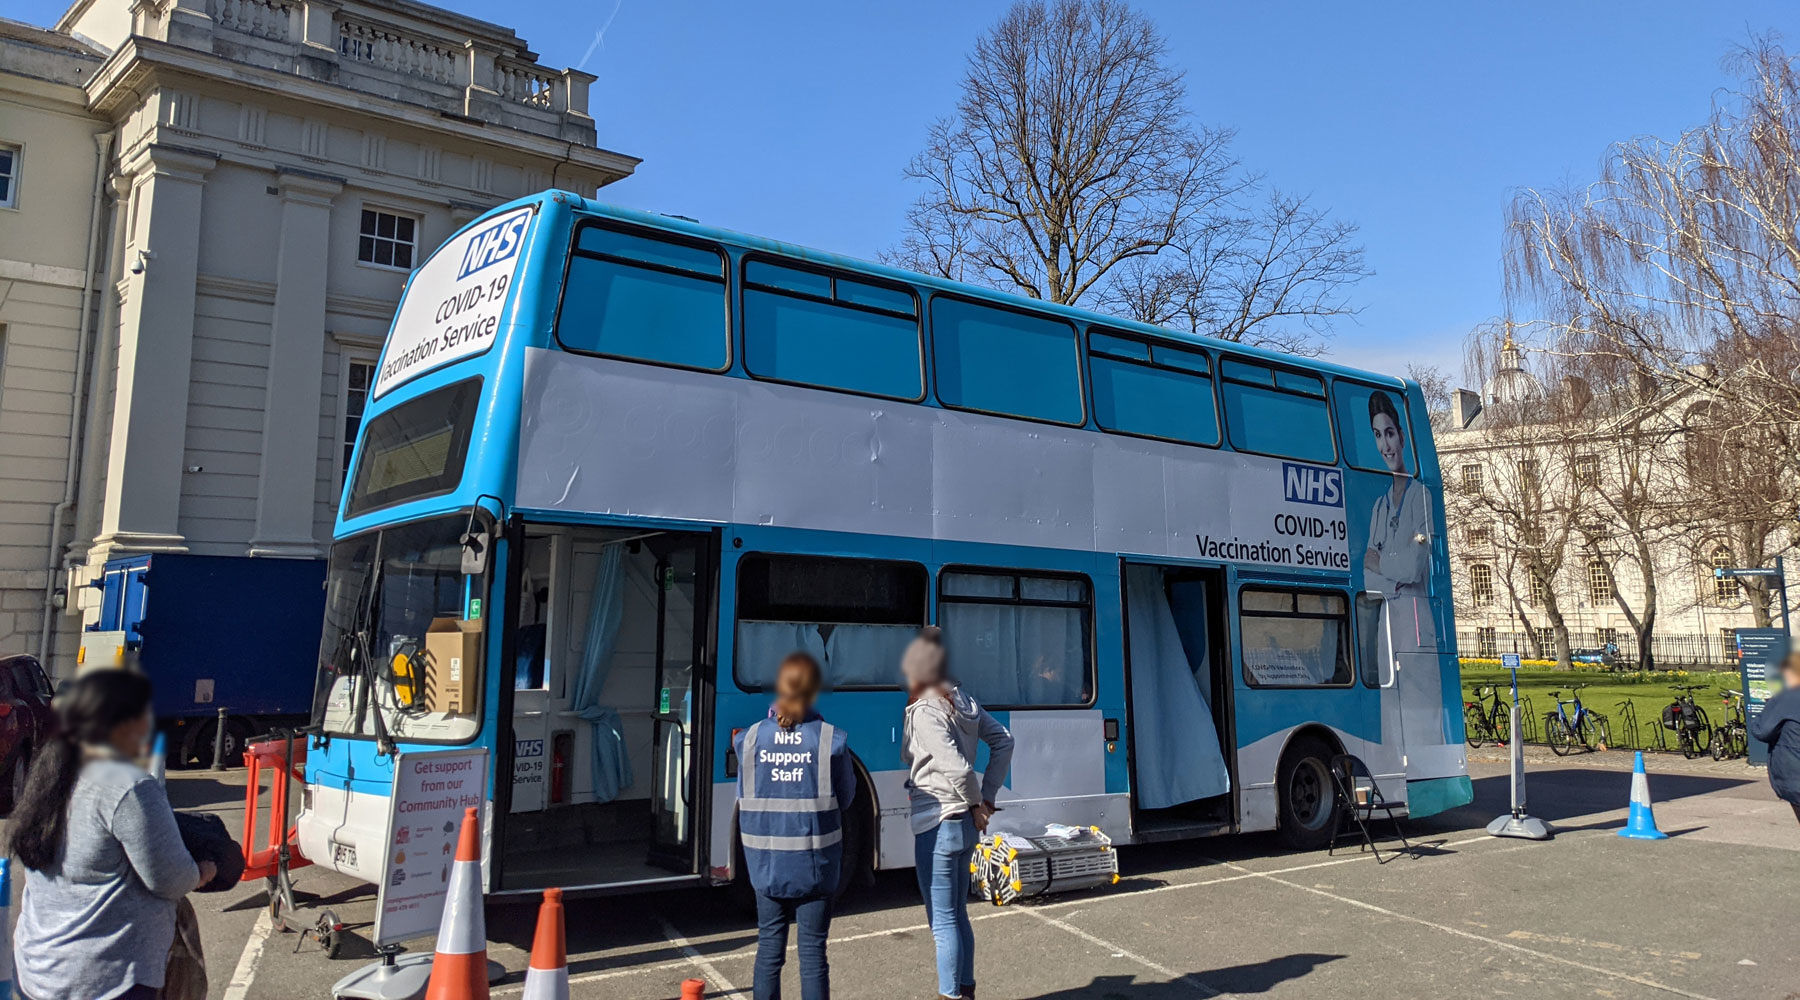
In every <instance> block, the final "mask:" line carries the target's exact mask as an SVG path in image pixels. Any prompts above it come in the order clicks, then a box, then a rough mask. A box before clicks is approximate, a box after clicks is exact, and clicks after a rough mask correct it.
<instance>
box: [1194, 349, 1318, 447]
mask: <svg viewBox="0 0 1800 1000" xmlns="http://www.w3.org/2000/svg"><path fill="white" fill-rule="evenodd" d="M1219 376H1220V386H1219V396H1220V399H1221V400H1223V402H1224V404H1225V406H1224V408H1225V427H1226V430H1227V433H1228V434H1229V435H1230V438H1231V446H1232V447H1233V448H1236V449H1238V450H1239V451H1248V452H1255V453H1256V454H1259V455H1273V456H1276V457H1278V458H1295V459H1299V460H1301V461H1303V462H1334V461H1336V460H1337V445H1336V442H1334V441H1333V440H1332V435H1331V407H1330V406H1329V405H1327V403H1326V401H1325V382H1324V380H1323V379H1321V378H1319V377H1318V376H1316V375H1308V374H1305V373H1303V372H1295V371H1289V370H1287V369H1283V368H1275V367H1273V366H1271V365H1265V364H1262V363H1260V362H1255V361H1250V360H1247V359H1242V358H1226V359H1224V360H1222V361H1221V362H1220V364H1219Z"/></svg>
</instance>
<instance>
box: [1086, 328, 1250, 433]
mask: <svg viewBox="0 0 1800 1000" xmlns="http://www.w3.org/2000/svg"><path fill="white" fill-rule="evenodd" d="M1088 368H1089V371H1090V372H1091V373H1092V375H1093V381H1094V421H1095V422H1096V423H1098V424H1099V425H1100V426H1101V427H1103V428H1105V429H1106V430H1109V431H1117V432H1119V433H1123V434H1139V435H1143V436H1145V437H1154V438H1164V439H1167V440H1170V441H1182V442H1185V443H1188V444H1200V445H1216V444H1218V443H1219V413H1218V406H1217V404H1216V403H1215V401H1214V399H1213V381H1212V365H1211V361H1210V359H1209V358H1208V357H1207V354H1206V352H1205V351H1201V350H1188V349H1185V348H1178V347H1172V346H1167V345H1163V344H1156V345H1154V346H1153V345H1151V344H1150V343H1148V342H1146V341H1142V340H1138V339H1135V338H1128V337H1123V336H1114V335H1112V334H1110V333H1099V332H1097V331H1096V332H1090V333H1089V334H1088Z"/></svg>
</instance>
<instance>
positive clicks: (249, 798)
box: [241, 738, 312, 882]
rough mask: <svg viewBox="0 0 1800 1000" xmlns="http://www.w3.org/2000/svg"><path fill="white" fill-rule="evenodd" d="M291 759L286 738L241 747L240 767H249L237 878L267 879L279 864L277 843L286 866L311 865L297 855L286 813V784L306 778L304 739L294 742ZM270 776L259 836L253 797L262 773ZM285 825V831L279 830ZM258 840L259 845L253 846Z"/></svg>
mask: <svg viewBox="0 0 1800 1000" xmlns="http://www.w3.org/2000/svg"><path fill="white" fill-rule="evenodd" d="M293 746H294V759H293V761H291V762H289V761H287V760H286V757H287V748H288V741H287V740H285V739H281V740H268V741H266V742H262V743H252V744H250V745H249V746H248V747H245V748H244V766H245V767H247V768H249V769H250V775H249V778H248V779H247V780H246V781H245V783H244V840H243V844H244V876H243V878H242V879H241V881H244V882H248V881H250V880H251V879H256V878H269V877H271V876H273V875H274V874H275V873H276V871H277V870H278V869H279V867H280V857H281V845H282V841H283V839H284V838H285V839H286V842H287V847H288V867H289V868H290V869H292V868H304V867H306V866H307V865H310V864H312V862H311V861H309V860H307V859H306V858H305V857H304V856H302V855H301V854H300V844H299V828H298V826H297V825H296V826H287V824H288V823H289V822H292V817H291V816H290V814H289V812H288V787H289V786H290V785H291V784H292V783H293V782H295V781H299V782H303V783H304V782H305V781H306V741H305V740H304V739H303V738H302V739H296V740H295V741H294V744H293ZM264 775H268V776H270V778H271V780H270V782H269V815H268V816H267V817H266V818H265V819H264V820H263V824H262V826H263V836H262V839H261V840H259V839H258V838H257V835H256V827H257V799H258V798H259V797H260V796H261V794H262V783H263V776H264ZM283 826H286V827H287V828H286V830H285V831H284V830H283V829H282V827H283ZM258 843H261V844H262V845H263V846H262V847H260V848H259V847H257V846H256V845H257V844H258Z"/></svg>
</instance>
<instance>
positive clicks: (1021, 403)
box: [931, 296, 1084, 424]
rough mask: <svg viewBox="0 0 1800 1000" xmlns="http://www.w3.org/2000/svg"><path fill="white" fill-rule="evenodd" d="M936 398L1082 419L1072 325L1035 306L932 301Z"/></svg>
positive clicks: (1055, 419) (962, 405) (1056, 419)
mask: <svg viewBox="0 0 1800 1000" xmlns="http://www.w3.org/2000/svg"><path fill="white" fill-rule="evenodd" d="M931 331H932V333H931V336H932V344H931V354H932V358H933V359H934V360H936V362H937V390H938V399H939V400H940V401H942V402H943V404H944V405H945V406H954V407H956V408H957V409H959V410H976V411H979V412H982V413H998V414H1001V415H1003V416H1009V417H1026V418H1029V419H1032V420H1047V421H1050V422H1052V423H1058V424H1079V423H1081V422H1082V416H1083V412H1084V411H1083V405H1082V400H1081V354H1080V348H1079V345H1077V343H1076V340H1075V328H1074V327H1072V326H1070V325H1069V324H1067V323H1065V322H1063V321H1061V320H1057V319H1051V318H1050V317H1048V316H1039V315H1035V314H1033V313H1026V312H1015V311H1014V310H1011V309H996V308H994V307H993V306H985V305H978V304H976V303H974V302H964V301H962V300H960V299H950V298H944V297H943V296H938V297H936V298H933V299H932V300H931Z"/></svg>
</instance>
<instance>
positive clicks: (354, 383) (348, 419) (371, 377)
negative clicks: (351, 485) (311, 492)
mask: <svg viewBox="0 0 1800 1000" xmlns="http://www.w3.org/2000/svg"><path fill="white" fill-rule="evenodd" d="M374 384H375V361H374V359H372V358H366V357H364V358H345V359H344V386H343V390H342V391H343V396H342V397H341V398H342V399H343V406H342V407H340V409H342V410H343V413H344V423H343V427H342V428H341V430H342V432H343V433H342V434H341V435H340V437H339V443H340V444H341V445H342V446H343V451H344V461H343V464H341V465H339V466H338V492H340V493H341V492H343V489H344V479H345V478H346V477H348V476H349V475H350V458H351V456H352V455H353V454H355V452H356V433H357V432H358V431H360V430H362V418H363V410H364V409H365V408H366V407H367V406H368V405H369V387H370V386H372V385H374Z"/></svg>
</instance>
